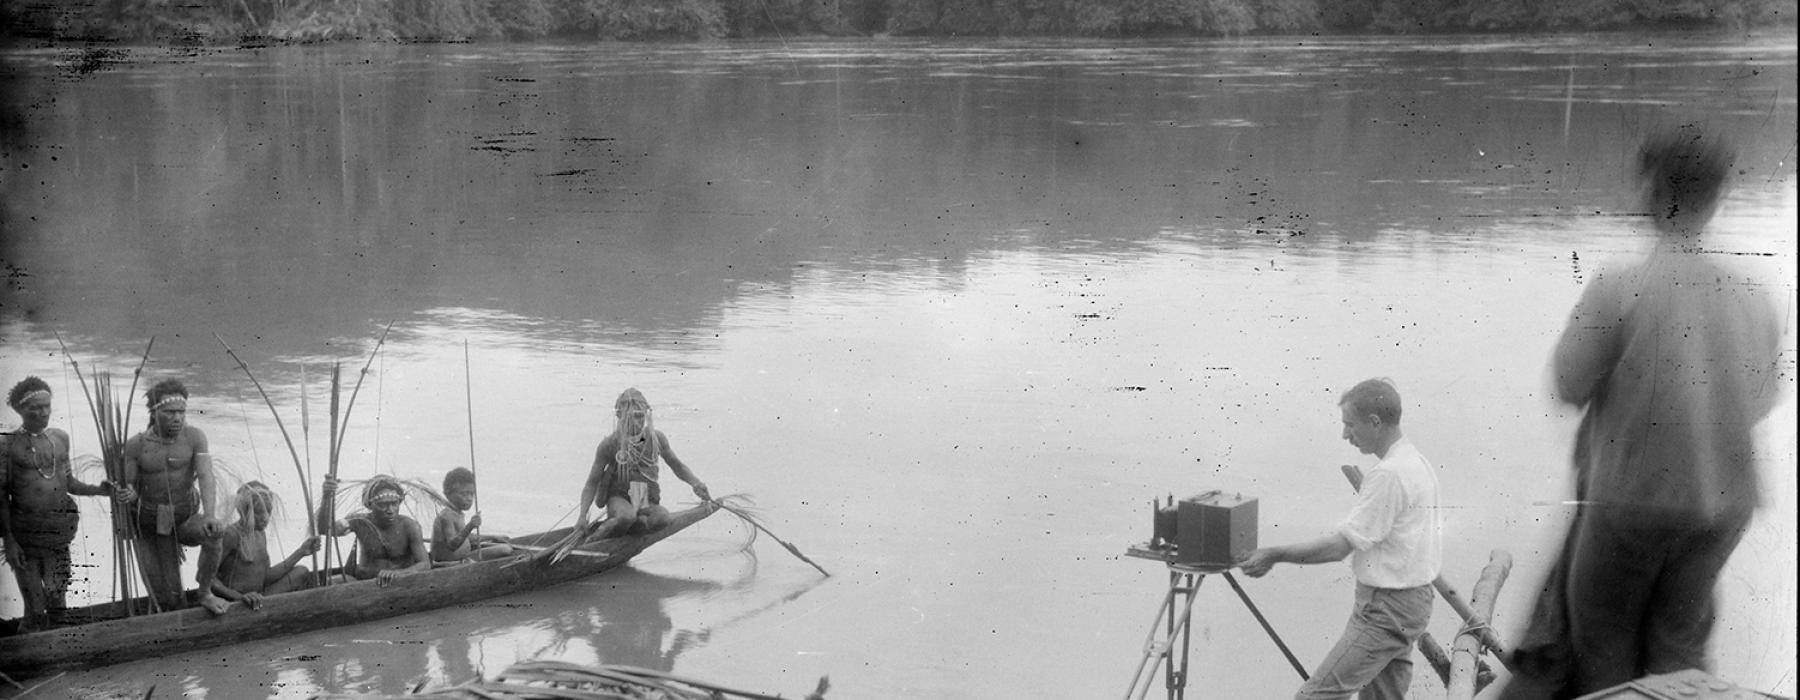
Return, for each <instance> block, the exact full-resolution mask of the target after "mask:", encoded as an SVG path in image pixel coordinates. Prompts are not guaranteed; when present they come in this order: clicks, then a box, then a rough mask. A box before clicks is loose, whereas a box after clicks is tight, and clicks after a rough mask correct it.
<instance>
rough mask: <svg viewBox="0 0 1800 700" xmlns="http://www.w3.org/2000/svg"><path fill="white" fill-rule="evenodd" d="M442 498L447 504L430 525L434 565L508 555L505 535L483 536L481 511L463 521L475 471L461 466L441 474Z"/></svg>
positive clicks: (471, 502)
mask: <svg viewBox="0 0 1800 700" xmlns="http://www.w3.org/2000/svg"><path fill="white" fill-rule="evenodd" d="M444 500H446V501H449V502H450V507H449V508H445V509H443V510H441V511H438V516H437V522H436V523H434V524H433V525H432V528H431V562H432V564H434V565H437V566H445V565H449V564H460V563H462V562H465V561H483V560H487V559H498V558H500V557H505V556H511V555H512V551H513V550H512V547H511V546H510V545H509V544H508V540H507V539H506V538H505V537H499V536H495V535H483V534H480V533H479V532H478V531H479V530H480V529H481V514H480V513H476V514H474V515H471V516H469V517H468V522H466V523H465V522H464V521H463V514H464V513H467V512H468V510H469V508H471V507H473V506H474V505H475V472H472V471H469V470H468V469H466V468H463V467H457V468H455V469H452V470H450V473H449V474H445V475H444Z"/></svg>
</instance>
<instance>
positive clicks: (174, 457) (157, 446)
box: [125, 427, 206, 505]
mask: <svg viewBox="0 0 1800 700" xmlns="http://www.w3.org/2000/svg"><path fill="white" fill-rule="evenodd" d="M205 445H206V435H205V434H204V433H201V432H200V429H199V428H193V427H184V428H182V430H181V432H180V433H178V434H176V435H175V436H174V437H172V438H165V437H163V436H161V435H156V434H152V433H139V434H137V435H134V436H132V437H131V439H130V440H127V441H126V442H125V456H126V459H128V460H131V459H133V458H135V461H136V463H137V481H136V483H134V484H132V487H133V488H135V489H136V490H137V494H138V498H139V499H140V500H142V501H143V502H144V503H148V504H153V505H161V504H190V503H193V502H194V501H195V498H196V496H197V493H198V492H197V491H196V489H195V488H194V486H195V472H194V455H196V454H203V453H204V451H205Z"/></svg>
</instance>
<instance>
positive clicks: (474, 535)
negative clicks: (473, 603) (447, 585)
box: [444, 338, 481, 549]
mask: <svg viewBox="0 0 1800 700" xmlns="http://www.w3.org/2000/svg"><path fill="white" fill-rule="evenodd" d="M470 374H471V370H470V369H469V339H467V338H464V339H463V405H464V406H467V407H468V414H469V476H471V477H473V476H475V389H474V387H473V386H472V384H471V382H472V381H473V380H471V379H470V378H469V375H470ZM475 483H477V484H479V483H481V480H480V479H476V480H475ZM444 495H446V496H448V495H449V494H444ZM474 509H475V514H476V515H481V489H479V488H477V489H476V490H475V503H474ZM480 537H481V531H480V530H479V529H477V530H475V531H473V532H470V533H469V542H471V543H476V542H480V541H481V540H480V539H479V538H480ZM474 549H480V547H479V546H477V547H474Z"/></svg>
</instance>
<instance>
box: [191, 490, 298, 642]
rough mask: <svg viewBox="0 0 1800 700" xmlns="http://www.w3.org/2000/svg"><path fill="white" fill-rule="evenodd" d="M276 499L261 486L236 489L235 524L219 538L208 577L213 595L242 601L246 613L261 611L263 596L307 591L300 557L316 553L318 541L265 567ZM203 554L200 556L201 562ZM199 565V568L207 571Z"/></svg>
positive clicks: (230, 525)
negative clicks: (215, 571) (216, 558)
mask: <svg viewBox="0 0 1800 700" xmlns="http://www.w3.org/2000/svg"><path fill="white" fill-rule="evenodd" d="M274 503H275V494H274V493H273V492H271V491H270V490H269V487H268V486H265V485H263V483H262V482H260V481H252V482H249V483H247V484H244V485H243V486H240V487H238V490H237V498H236V501H235V504H234V506H235V507H234V508H233V510H234V511H236V513H237V520H235V521H233V522H232V523H230V524H229V525H226V526H225V530H224V533H223V534H222V535H220V537H219V554H218V556H219V561H218V574H217V575H216V576H214V577H213V580H212V590H213V594H214V595H217V596H218V597H220V598H223V599H225V600H236V601H242V602H243V603H244V605H246V606H249V608H250V609H251V610H256V609H259V608H261V607H262V599H263V596H265V595H274V594H276V593H286V592H288V591H297V590H300V589H302V588H306V587H307V585H308V584H309V583H310V581H308V580H307V573H308V571H307V568H306V567H305V566H304V565H302V564H301V563H300V559H301V558H302V557H306V556H308V555H311V554H312V553H313V552H317V551H319V538H318V537H317V536H313V537H308V538H306V541H304V542H301V543H300V546H299V547H298V548H296V549H295V550H294V553H293V554H289V555H288V557H287V558H286V559H283V560H281V561H280V562H278V563H273V564H271V563H270V561H269V541H268V536H267V534H266V532H267V530H268V528H269V512H270V510H271V508H272V507H273V506H274ZM207 555H208V552H207V551H206V550H202V551H201V555H200V556H201V558H202V559H206V558H207ZM207 565H208V562H205V561H202V562H201V563H200V566H201V567H202V568H204V567H206V566H207Z"/></svg>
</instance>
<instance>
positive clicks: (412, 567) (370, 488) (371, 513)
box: [316, 474, 431, 586]
mask: <svg viewBox="0 0 1800 700" xmlns="http://www.w3.org/2000/svg"><path fill="white" fill-rule="evenodd" d="M337 489H338V480H337V477H334V476H327V477H325V492H324V501H323V503H330V502H331V500H332V499H333V498H335V497H336V496H337ZM362 500H363V507H364V508H367V509H368V512H366V513H353V514H351V515H350V516H348V517H346V518H344V519H342V520H336V521H333V520H330V516H329V512H330V511H328V510H326V509H325V508H324V507H322V506H321V507H320V508H319V513H318V515H317V516H316V518H317V520H318V523H317V524H318V526H319V532H328V533H331V536H332V537H342V536H344V535H347V534H352V533H354V534H355V535H356V549H357V556H356V561H354V562H352V563H351V565H350V567H349V568H350V575H351V576H352V577H354V578H356V579H358V580H368V579H378V580H380V581H381V585H383V586H385V585H387V584H389V583H391V582H393V580H394V578H396V577H398V576H404V575H406V574H409V573H413V572H416V571H426V570H429V569H430V568H431V555H430V551H429V550H427V549H426V548H425V530H424V528H422V527H419V521H417V520H413V519H412V518H411V517H409V516H406V515H403V514H401V513H400V504H401V502H403V501H405V500H406V486H405V485H403V484H401V483H400V480H399V479H395V478H394V477H391V476H388V475H386V474H376V475H375V476H373V477H371V478H370V479H369V480H368V482H366V483H364V484H363V492H362Z"/></svg>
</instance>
